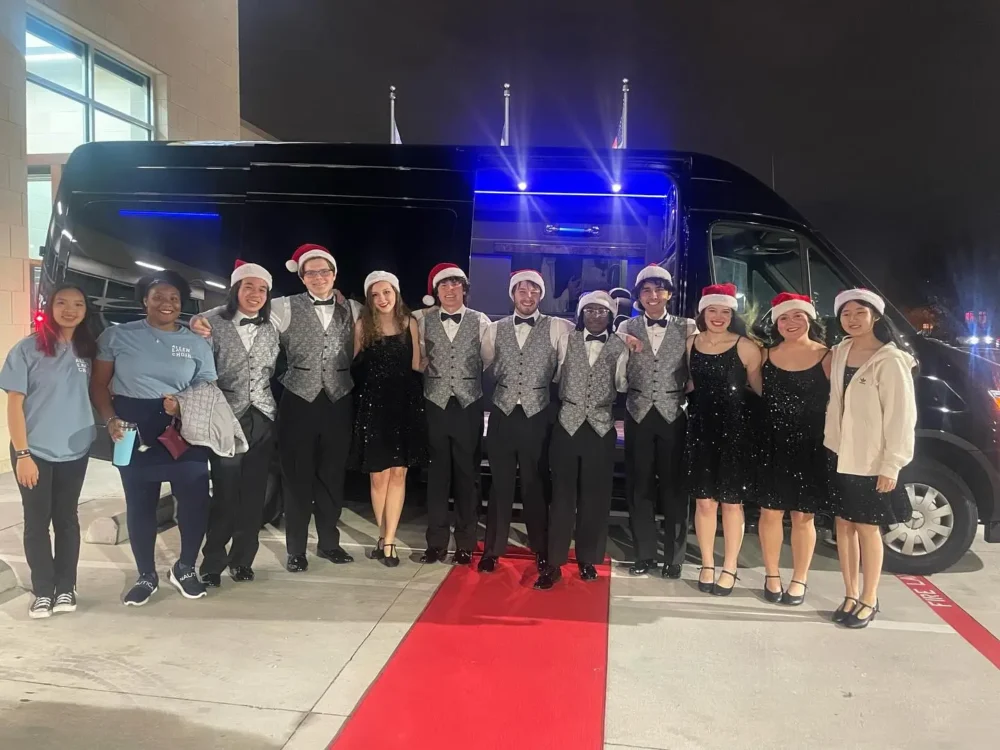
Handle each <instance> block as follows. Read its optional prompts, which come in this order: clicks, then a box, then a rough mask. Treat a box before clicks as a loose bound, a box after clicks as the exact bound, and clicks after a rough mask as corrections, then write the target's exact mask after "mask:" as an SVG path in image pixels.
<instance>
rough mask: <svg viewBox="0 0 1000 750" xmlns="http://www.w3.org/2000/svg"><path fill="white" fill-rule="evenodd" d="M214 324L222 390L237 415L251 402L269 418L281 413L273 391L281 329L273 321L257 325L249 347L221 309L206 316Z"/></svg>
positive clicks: (241, 413)
mask: <svg viewBox="0 0 1000 750" xmlns="http://www.w3.org/2000/svg"><path fill="white" fill-rule="evenodd" d="M205 318H206V319H207V320H208V322H209V323H211V324H212V348H213V349H214V350H215V369H216V372H218V374H219V379H218V381H217V383H218V386H219V390H221V391H222V392H223V394H225V396H226V401H228V402H229V407H230V408H231V409H232V410H233V414H235V415H236V417H237V418H239V417H242V416H243V415H244V414H245V413H246V411H247V409H249V408H250V407H251V406H254V407H256V408H257V411H259V412H260V413H261V414H263V415H264V416H265V417H267V418H268V419H270V420H272V421H273V420H274V418H275V417H276V416H277V414H278V407H277V405H276V404H275V403H274V394H273V393H272V392H271V378H272V377H273V376H274V363H275V361H276V360H277V359H278V331H277V329H276V328H275V327H274V326H273V325H271V324H270V323H263V324H261V325H259V326H257V335H256V336H255V337H254V340H253V344H252V345H251V346H250V351H249V352H248V351H247V350H246V347H245V346H243V339H241V338H240V334H239V331H238V329H237V326H236V324H235V323H233V321H231V320H224V319H223V318H222V317H221V316H220V315H219V314H218V313H209V314H207V315H206V316H205Z"/></svg>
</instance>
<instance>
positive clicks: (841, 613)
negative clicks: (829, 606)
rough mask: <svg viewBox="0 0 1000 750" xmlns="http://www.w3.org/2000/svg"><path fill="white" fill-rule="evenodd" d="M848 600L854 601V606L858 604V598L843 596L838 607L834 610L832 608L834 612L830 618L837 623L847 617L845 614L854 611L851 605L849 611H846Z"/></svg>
mask: <svg viewBox="0 0 1000 750" xmlns="http://www.w3.org/2000/svg"><path fill="white" fill-rule="evenodd" d="M848 602H854V605H855V606H857V604H858V600H857V599H855V598H854V597H853V596H845V597H844V601H843V603H842V604H841V605H840V606H839V607H837V609H836V610H834V613H833V615H832V616H831V617H830V619H831V620H833V621H834V622H837V623H840V622H843V621H844V620H845V619H847V616H848V615H849V614H851V612H853V611H854V607H853V606H852V607H851V612H848V611H847V603H848Z"/></svg>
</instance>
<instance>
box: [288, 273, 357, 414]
mask: <svg viewBox="0 0 1000 750" xmlns="http://www.w3.org/2000/svg"><path fill="white" fill-rule="evenodd" d="M289 308H290V314H291V320H290V321H289V324H288V328H287V329H285V332H284V333H282V334H281V345H282V346H283V347H285V354H286V356H287V357H288V370H287V371H286V372H285V374H284V375H283V376H282V378H281V382H282V384H283V385H284V386H285V388H287V389H288V390H290V391H291V392H292V393H294V394H295V395H296V396H298V397H299V398H302V399H305V400H306V401H309V402H310V403H312V402H313V401H315V400H316V397H317V396H318V395H319V393H320V391H326V395H327V396H328V397H329V398H330V401H333V402H336V401H339V400H340V399H342V398H343V397H344V396H346V395H347V394H348V393H350V392H351V388H353V387H354V381H353V380H352V379H351V361H352V360H353V359H354V318H353V316H352V315H351V310H350V308H349V307H348V306H347V305H346V304H343V305H341V304H335V305H334V306H333V308H334V313H333V320H331V321H330V325H328V326H327V327H326V330H325V331H324V330H323V324H322V323H320V321H319V316H318V315H317V314H316V311H315V310H314V309H313V303H312V298H311V297H310V296H309V295H308V294H307V293H303V294H297V295H295V296H294V297H291V298H290V299H289Z"/></svg>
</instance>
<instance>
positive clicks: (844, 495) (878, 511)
mask: <svg viewBox="0 0 1000 750" xmlns="http://www.w3.org/2000/svg"><path fill="white" fill-rule="evenodd" d="M835 481H836V489H835V492H834V493H832V494H833V497H832V500H833V503H834V508H835V515H836V516H837V517H838V518H843V519H844V520H845V521H850V522H852V523H863V524H869V525H871V526H890V525H892V524H895V523H905V522H906V521H909V520H910V518H911V516H912V515H913V506H912V505H911V504H910V497H909V495H907V493H906V489H905V488H904V487H903V485H902V484H898V483H897V484H896V488H895V489H894V490H892V492H878V491H877V490H876V489H875V487H876V485H877V484H878V477H859V476H856V475H854V474H841V473H839V472H838V473H837V474H836V477H835Z"/></svg>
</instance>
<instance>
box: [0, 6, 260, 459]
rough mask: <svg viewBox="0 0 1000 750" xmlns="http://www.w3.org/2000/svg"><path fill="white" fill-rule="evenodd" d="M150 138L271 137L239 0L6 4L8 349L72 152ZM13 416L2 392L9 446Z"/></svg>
mask: <svg viewBox="0 0 1000 750" xmlns="http://www.w3.org/2000/svg"><path fill="white" fill-rule="evenodd" d="M150 139H170V140H260V139H269V136H267V134H266V133H263V132H261V131H259V130H257V129H256V128H254V127H253V126H252V125H250V124H249V123H245V122H243V121H241V119H240V76H239V33H238V16H237V0H2V2H0V357H6V354H7V351H8V350H9V349H10V347H11V346H12V345H13V344H14V343H15V342H17V341H18V340H19V339H20V338H21V337H23V336H25V335H27V334H28V333H29V331H30V323H31V320H30V317H31V300H32V298H33V297H34V289H33V287H34V284H35V283H36V282H35V279H36V278H37V267H38V266H39V263H40V249H39V248H40V245H41V244H42V243H43V242H44V237H45V232H46V229H47V227H48V223H49V217H50V215H51V206H52V197H53V195H54V193H55V190H56V189H57V187H58V185H59V177H60V173H61V168H62V165H63V164H65V163H66V160H67V159H68V158H69V154H70V152H72V151H73V149H74V148H76V147H77V146H79V145H80V144H82V143H86V142H89V141H98V140H115V141H121V140H150ZM5 414H6V397H5V396H4V395H2V394H0V445H3V446H6V445H7V442H8V434H7V427H6V419H5V418H4V415H5ZM9 468H10V462H9V460H8V459H7V451H6V449H5V450H3V451H0V471H4V470H9Z"/></svg>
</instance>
